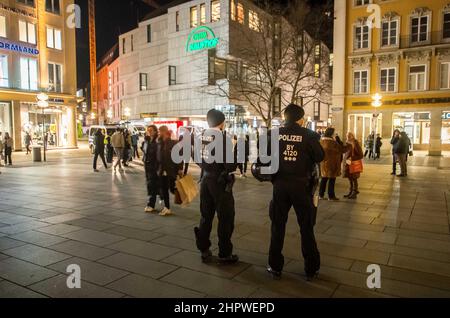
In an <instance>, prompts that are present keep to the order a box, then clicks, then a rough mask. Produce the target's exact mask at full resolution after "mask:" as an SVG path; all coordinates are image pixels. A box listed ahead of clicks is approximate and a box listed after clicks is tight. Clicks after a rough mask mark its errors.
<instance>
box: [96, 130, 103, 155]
mask: <svg viewBox="0 0 450 318" xmlns="http://www.w3.org/2000/svg"><path fill="white" fill-rule="evenodd" d="M94 146H95V152H96V153H104V152H105V135H103V133H102V132H101V130H99V131H97V133H96V134H95V138H94Z"/></svg>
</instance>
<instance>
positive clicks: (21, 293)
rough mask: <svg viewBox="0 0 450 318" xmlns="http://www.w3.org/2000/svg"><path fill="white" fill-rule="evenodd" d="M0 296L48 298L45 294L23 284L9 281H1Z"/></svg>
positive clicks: (9, 297)
mask: <svg viewBox="0 0 450 318" xmlns="http://www.w3.org/2000/svg"><path fill="white" fill-rule="evenodd" d="M0 298H8V299H11V298H28V299H29V298H46V297H45V296H44V295H41V294H38V293H35V292H33V291H31V290H29V289H27V288H24V287H22V286H19V285H16V284H13V283H10V282H8V281H0Z"/></svg>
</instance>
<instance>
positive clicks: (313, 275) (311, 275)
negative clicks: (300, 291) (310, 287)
mask: <svg viewBox="0 0 450 318" xmlns="http://www.w3.org/2000/svg"><path fill="white" fill-rule="evenodd" d="M318 277H319V272H316V273H314V274H308V273H306V281H308V282H311V281H313V280H314V279H315V278H318Z"/></svg>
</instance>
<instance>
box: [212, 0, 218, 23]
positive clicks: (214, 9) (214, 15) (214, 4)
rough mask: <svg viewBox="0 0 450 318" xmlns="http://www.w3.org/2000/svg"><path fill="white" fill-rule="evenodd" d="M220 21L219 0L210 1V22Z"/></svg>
mask: <svg viewBox="0 0 450 318" xmlns="http://www.w3.org/2000/svg"><path fill="white" fill-rule="evenodd" d="M218 21H220V1H219V0H213V1H211V22H218Z"/></svg>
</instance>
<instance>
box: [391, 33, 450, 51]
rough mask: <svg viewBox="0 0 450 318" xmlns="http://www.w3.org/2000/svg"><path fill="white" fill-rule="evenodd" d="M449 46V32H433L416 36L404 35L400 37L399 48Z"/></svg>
mask: <svg viewBox="0 0 450 318" xmlns="http://www.w3.org/2000/svg"><path fill="white" fill-rule="evenodd" d="M439 44H450V31H445V32H444V31H443V30H441V31H435V32H428V33H422V34H418V35H414V36H413V35H412V34H409V35H406V36H402V37H400V48H401V49H408V48H415V47H423V46H429V45H439Z"/></svg>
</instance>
